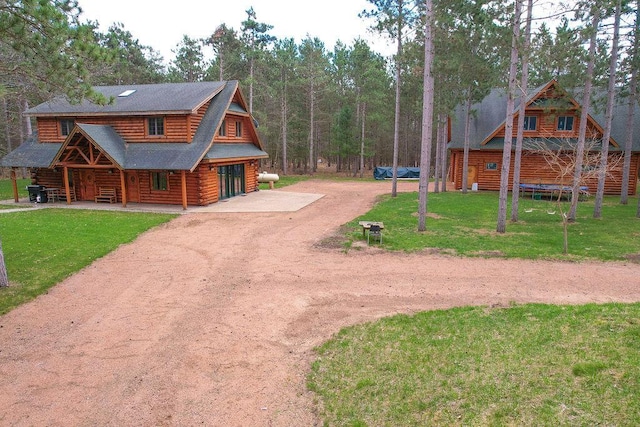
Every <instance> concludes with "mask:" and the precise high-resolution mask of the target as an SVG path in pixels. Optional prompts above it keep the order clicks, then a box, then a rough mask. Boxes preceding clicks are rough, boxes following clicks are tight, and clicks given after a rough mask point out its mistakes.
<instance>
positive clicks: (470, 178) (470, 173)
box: [467, 166, 478, 190]
mask: <svg viewBox="0 0 640 427" xmlns="http://www.w3.org/2000/svg"><path fill="white" fill-rule="evenodd" d="M474 182H478V167H477V166H469V168H468V169H467V190H468V189H470V188H471V187H472V186H473V183H474Z"/></svg>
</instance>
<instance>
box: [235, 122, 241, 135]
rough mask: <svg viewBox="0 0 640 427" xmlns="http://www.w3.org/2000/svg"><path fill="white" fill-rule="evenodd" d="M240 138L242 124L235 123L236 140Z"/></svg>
mask: <svg viewBox="0 0 640 427" xmlns="http://www.w3.org/2000/svg"><path fill="white" fill-rule="evenodd" d="M241 136H242V122H240V121H237V122H236V138H240V137H241Z"/></svg>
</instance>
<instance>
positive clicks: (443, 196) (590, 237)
mask: <svg viewBox="0 0 640 427" xmlns="http://www.w3.org/2000/svg"><path fill="white" fill-rule="evenodd" d="M618 201H619V198H618V197H613V196H611V197H605V201H604V203H603V208H602V218H600V219H594V218H593V217H592V215H593V198H592V199H590V200H586V201H582V202H580V203H579V205H578V211H577V218H576V222H575V223H571V224H570V225H569V239H568V240H569V254H568V255H563V253H562V252H563V228H562V218H561V217H560V211H559V209H558V207H557V204H556V203H555V202H552V201H548V200H544V199H543V200H531V199H530V198H521V199H520V203H519V205H520V209H519V221H518V222H515V223H514V222H508V224H507V232H506V233H504V234H500V233H496V231H495V229H496V223H497V217H498V216H497V212H498V194H497V193H494V192H471V193H467V194H462V193H460V192H457V191H456V192H453V191H452V192H445V193H430V194H429V201H428V214H427V230H426V231H425V232H422V233H419V232H417V228H418V218H417V212H418V194H417V193H400V194H398V196H397V197H395V198H392V197H390V196H388V195H385V196H383V197H381V199H380V201H379V203H378V204H376V206H374V207H373V209H371V210H370V211H369V212H367V213H366V214H365V215H363V216H361V217H359V218H356V219H355V220H354V221H352V222H350V223H349V224H348V225H349V226H350V227H351V228H352V230H353V233H352V234H351V236H350V238H351V239H352V240H358V239H362V230H361V228H360V227H359V226H358V221H361V220H371V221H382V222H384V226H385V228H384V230H383V235H384V245H383V246H384V247H385V248H387V249H391V250H405V251H417V250H423V249H431V250H437V251H439V252H444V253H449V254H454V255H464V256H499V257H507V258H525V259H562V260H587V259H598V260H627V259H632V260H633V259H637V258H638V256H639V255H640V219H638V218H636V216H635V215H636V209H637V199H636V198H630V199H629V204H628V205H620V204H619V203H618ZM565 205H566V204H565ZM508 206H509V213H510V209H511V201H510V200H509V205H508ZM566 207H567V210H568V205H567V206H566ZM509 216H510V215H508V217H509Z"/></svg>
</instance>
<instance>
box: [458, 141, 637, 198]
mask: <svg viewBox="0 0 640 427" xmlns="http://www.w3.org/2000/svg"><path fill="white" fill-rule="evenodd" d="M617 155H620V154H619V153H611V154H610V156H617ZM462 161H463V151H462V150H452V152H451V164H450V166H451V168H450V173H451V179H452V181H453V182H454V186H455V188H456V189H457V190H459V189H461V188H462ZM487 163H496V165H497V168H496V169H495V170H487ZM469 166H470V167H471V166H475V167H476V168H477V171H478V179H477V182H478V189H479V190H493V191H499V190H500V170H501V168H502V151H489V150H487V151H476V150H474V151H469ZM639 168H640V153H634V154H633V155H632V157H631V174H630V177H629V195H630V196H632V195H635V194H636V191H637V183H638V173H639V171H638V169H639ZM611 175H612V178H609V179H607V180H606V182H605V188H604V192H605V194H611V195H619V194H620V191H621V188H622V170H617V171H612V173H611ZM569 180H570V178H569ZM512 182H513V158H512V159H511V168H510V171H509V186H510V187H511V183H512ZM520 182H521V183H532V184H539V183H545V184H547V183H557V182H558V177H557V174H556V173H555V172H554V171H552V170H551V169H550V168H549V167H548V166H547V165H546V162H545V160H544V158H543V157H542V156H541V155H540V154H533V153H523V155H522V159H521V167H520ZM569 184H570V182H569ZM468 185H469V186H471V182H469V183H468ZM586 185H587V186H588V187H589V191H590V192H591V193H593V194H595V192H596V190H597V186H598V182H597V180H596V179H594V180H592V181H589V182H587V183H586Z"/></svg>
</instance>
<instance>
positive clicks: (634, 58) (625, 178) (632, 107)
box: [620, 0, 640, 205]
mask: <svg viewBox="0 0 640 427" xmlns="http://www.w3.org/2000/svg"><path fill="white" fill-rule="evenodd" d="M638 37H640V0H636V22H635V23H634V31H633V48H632V53H631V78H630V80H629V104H628V105H629V108H628V110H627V139H626V141H625V144H624V166H623V169H622V187H621V190H620V203H621V204H623V205H626V204H627V203H628V199H629V177H630V175H631V149H632V147H633V121H634V117H635V111H636V102H637V99H636V96H637V93H636V85H637V82H638V67H637V66H636V64H638Z"/></svg>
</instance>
